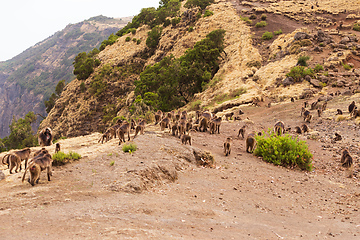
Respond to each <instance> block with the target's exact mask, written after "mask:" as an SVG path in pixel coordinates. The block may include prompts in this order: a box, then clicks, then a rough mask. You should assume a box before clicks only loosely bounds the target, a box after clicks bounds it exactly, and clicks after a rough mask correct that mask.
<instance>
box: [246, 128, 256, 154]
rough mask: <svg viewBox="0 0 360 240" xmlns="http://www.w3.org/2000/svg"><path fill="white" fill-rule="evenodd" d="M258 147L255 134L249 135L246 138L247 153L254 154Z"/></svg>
mask: <svg viewBox="0 0 360 240" xmlns="http://www.w3.org/2000/svg"><path fill="white" fill-rule="evenodd" d="M255 147H256V139H255V133H254V132H252V133H249V135H248V136H247V138H246V152H248V153H252V152H253V151H254V150H255Z"/></svg>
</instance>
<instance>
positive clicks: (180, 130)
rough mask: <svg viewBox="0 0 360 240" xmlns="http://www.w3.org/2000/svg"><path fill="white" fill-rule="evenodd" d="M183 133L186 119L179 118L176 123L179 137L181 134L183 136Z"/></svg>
mask: <svg viewBox="0 0 360 240" xmlns="http://www.w3.org/2000/svg"><path fill="white" fill-rule="evenodd" d="M181 117H182V116H181ZM185 132H186V119H184V118H180V121H179V122H178V133H179V135H181V134H185Z"/></svg>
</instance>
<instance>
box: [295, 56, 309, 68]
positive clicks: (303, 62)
mask: <svg viewBox="0 0 360 240" xmlns="http://www.w3.org/2000/svg"><path fill="white" fill-rule="evenodd" d="M309 59H310V57H309V56H300V57H299V58H298V61H297V65H299V66H304V67H306V66H307V65H308V64H307V61H308V60H309Z"/></svg>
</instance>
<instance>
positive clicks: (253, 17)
mask: <svg viewBox="0 0 360 240" xmlns="http://www.w3.org/2000/svg"><path fill="white" fill-rule="evenodd" d="M249 18H250V19H256V18H257V16H256V14H254V13H253V14H251V15H250V17H249Z"/></svg>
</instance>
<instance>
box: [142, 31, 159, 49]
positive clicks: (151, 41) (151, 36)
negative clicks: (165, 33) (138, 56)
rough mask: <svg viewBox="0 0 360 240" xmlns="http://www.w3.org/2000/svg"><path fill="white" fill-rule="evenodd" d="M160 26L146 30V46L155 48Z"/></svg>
mask: <svg viewBox="0 0 360 240" xmlns="http://www.w3.org/2000/svg"><path fill="white" fill-rule="evenodd" d="M161 32H162V28H161V27H154V28H153V29H151V31H150V32H148V38H147V39H146V46H148V48H152V49H155V48H156V47H157V45H158V43H159V41H160V37H161Z"/></svg>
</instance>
